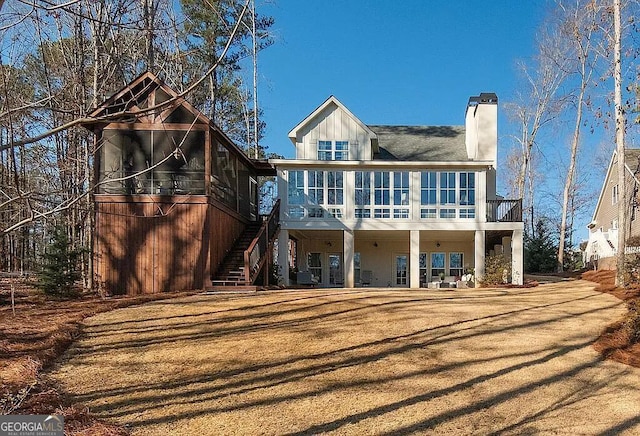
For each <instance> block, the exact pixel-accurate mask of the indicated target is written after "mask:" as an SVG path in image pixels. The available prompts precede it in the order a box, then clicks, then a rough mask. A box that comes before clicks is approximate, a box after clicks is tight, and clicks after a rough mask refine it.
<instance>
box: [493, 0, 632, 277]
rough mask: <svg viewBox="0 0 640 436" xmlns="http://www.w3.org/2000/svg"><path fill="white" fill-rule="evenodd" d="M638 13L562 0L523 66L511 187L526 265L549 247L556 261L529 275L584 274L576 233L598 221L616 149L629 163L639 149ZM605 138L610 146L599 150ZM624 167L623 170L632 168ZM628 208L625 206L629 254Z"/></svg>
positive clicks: (619, 4) (514, 107) (593, 0)
mask: <svg viewBox="0 0 640 436" xmlns="http://www.w3.org/2000/svg"><path fill="white" fill-rule="evenodd" d="M639 7H640V4H639V3H638V2H637V1H635V0H631V1H630V0H626V1H624V0H623V1H619V0H615V1H611V0H609V1H603V0H588V1H582V0H573V1H572V0H564V1H562V0H558V1H556V2H555V4H553V5H552V8H551V9H550V10H549V11H548V12H549V14H548V16H547V18H546V19H545V20H544V21H543V23H542V25H541V26H540V30H539V33H538V39H537V47H536V56H535V57H534V58H532V59H528V60H522V61H521V63H520V64H519V66H520V71H521V73H522V86H521V88H520V90H519V93H518V98H517V99H516V101H514V102H512V103H511V104H509V105H508V112H509V115H510V116H511V118H512V122H513V123H515V124H516V125H519V126H520V128H519V130H518V131H519V134H517V135H514V141H513V142H514V143H515V144H516V145H515V146H514V147H513V148H512V149H511V150H510V153H509V155H508V156H507V167H508V168H507V172H506V174H507V176H506V177H507V179H506V180H504V182H505V183H504V186H508V187H509V186H510V187H512V188H511V189H512V192H511V195H513V196H515V197H522V198H523V202H524V203H523V204H524V209H525V221H526V223H525V229H526V239H527V241H525V244H526V245H527V246H528V247H529V250H528V251H529V252H525V258H526V257H529V258H531V257H536V256H539V254H540V253H533V254H534V255H535V256H532V253H531V252H530V251H531V250H532V249H538V248H539V247H541V246H545V245H547V246H549V245H550V244H551V245H553V246H555V256H554V257H555V260H556V261H555V268H550V267H549V266H550V264H549V262H548V261H549V260H550V259H549V258H550V257H551V256H552V255H551V253H552V250H546V252H547V259H545V261H544V262H542V264H544V265H545V266H541V264H540V263H538V264H536V265H531V263H529V265H528V266H529V268H528V269H529V270H530V271H531V270H532V268H533V271H535V272H551V271H552V270H556V271H558V272H561V271H564V270H567V269H569V270H573V269H576V268H580V267H581V266H582V262H581V258H580V256H578V252H577V249H576V244H577V243H578V242H579V241H577V240H576V239H575V238H574V232H575V231H576V229H577V228H578V226H584V225H586V224H587V222H585V221H584V217H586V216H590V214H591V213H593V209H592V208H593V207H594V205H595V201H594V200H593V198H594V197H595V198H596V199H597V196H598V194H599V191H600V188H601V187H602V185H601V183H602V179H603V178H604V172H605V170H606V164H607V162H608V161H609V160H610V158H611V153H612V152H613V150H614V148H615V149H617V150H618V156H621V155H622V156H623V155H624V154H623V153H622V150H624V149H625V148H626V147H629V144H635V146H636V147H637V146H638V142H637V140H638V139H639V138H640V135H639V134H638V133H639V132H638V130H639V129H638V127H637V125H638V123H639V122H640V118H639V116H638V100H637V98H638V95H639V93H640V88H639V83H640V80H639V72H640V70H639V64H638V56H639V55H640V44H639V42H640V39H639V38H640V35H639V33H638V30H639V29H638V23H637V17H638V11H639ZM616 23H617V26H616V25H615V24H616ZM597 137H601V138H605V139H604V140H603V143H602V144H601V145H600V149H598V147H597V146H595V145H594V144H593V142H594V141H595V140H596V139H594V138H597ZM625 137H626V138H628V139H627V140H625ZM614 144H615V147H614ZM618 162H619V165H621V167H620V168H623V167H624V159H618ZM594 167H595V168H596V169H597V170H594ZM503 174H505V173H504V172H503ZM619 174H624V171H620V172H619ZM621 177H622V176H621ZM623 182H624V180H622V181H621V182H620V183H621V186H622V183H623ZM559 186H563V188H562V190H559V189H558V187H559ZM620 190H621V192H624V190H623V189H622V188H620ZM628 201H630V199H624V198H621V200H620V202H619V206H620V213H619V218H618V222H619V226H620V228H621V231H620V232H621V233H620V241H621V243H622V246H623V247H624V243H625V236H624V233H622V232H623V231H624V229H622V227H624V215H625V213H624V208H625V205H627V204H628ZM580 219H582V221H579V220H580ZM534 247H538V248H534ZM621 251H622V252H624V250H621ZM619 263H621V264H624V262H619ZM525 268H526V267H525Z"/></svg>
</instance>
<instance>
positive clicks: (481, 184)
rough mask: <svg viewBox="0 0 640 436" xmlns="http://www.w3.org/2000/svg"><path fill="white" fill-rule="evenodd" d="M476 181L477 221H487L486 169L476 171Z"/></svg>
mask: <svg viewBox="0 0 640 436" xmlns="http://www.w3.org/2000/svg"><path fill="white" fill-rule="evenodd" d="M476 177H478V180H477V183H476V204H477V205H478V214H477V215H476V221H477V222H481V223H483V222H486V221H487V171H478V172H477V173H476Z"/></svg>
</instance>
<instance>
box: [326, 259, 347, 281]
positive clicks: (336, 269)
mask: <svg viewBox="0 0 640 436" xmlns="http://www.w3.org/2000/svg"><path fill="white" fill-rule="evenodd" d="M329 285H330V286H342V285H344V278H343V275H342V254H340V253H331V254H329Z"/></svg>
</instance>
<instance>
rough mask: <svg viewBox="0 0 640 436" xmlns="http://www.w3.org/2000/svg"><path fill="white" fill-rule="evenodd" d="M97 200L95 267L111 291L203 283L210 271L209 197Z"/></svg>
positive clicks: (144, 291)
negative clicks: (187, 199)
mask: <svg viewBox="0 0 640 436" xmlns="http://www.w3.org/2000/svg"><path fill="white" fill-rule="evenodd" d="M98 197H99V196H98ZM96 200H97V201H96V233H95V234H96V240H95V251H94V253H95V265H96V266H95V271H96V275H97V277H96V278H97V280H98V283H99V284H100V285H101V286H103V287H104V288H105V289H106V290H107V291H108V292H111V293H113V294H128V295H136V294H147V293H158V292H167V291H172V290H187V289H203V288H204V285H205V283H204V280H205V276H208V274H209V272H208V271H209V264H208V260H209V259H208V250H207V249H206V247H207V245H208V243H209V230H208V229H209V223H208V219H207V209H208V205H207V202H206V197H204V196H202V197H201V198H200V201H194V199H193V198H191V199H190V200H189V201H190V202H189V203H186V202H184V200H185V199H184V198H176V197H172V198H171V197H169V198H160V197H156V199H153V201H149V200H150V199H146V201H144V202H139V201H135V199H132V198H131V197H124V196H123V197H120V198H114V196H108V198H102V199H100V198H97V199H96ZM174 200H175V201H174Z"/></svg>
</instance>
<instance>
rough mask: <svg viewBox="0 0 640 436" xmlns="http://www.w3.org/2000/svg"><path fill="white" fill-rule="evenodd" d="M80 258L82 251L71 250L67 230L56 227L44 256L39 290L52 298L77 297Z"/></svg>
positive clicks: (39, 276)
mask: <svg viewBox="0 0 640 436" xmlns="http://www.w3.org/2000/svg"><path fill="white" fill-rule="evenodd" d="M79 257H80V251H78V250H73V249H72V248H71V244H70V242H69V237H68V236H67V231H66V229H65V228H64V227H62V226H56V227H54V228H53V232H52V235H51V240H50V242H49V245H48V246H47V247H46V249H45V254H44V255H43V256H42V269H41V270H40V272H39V274H38V284H37V286H38V288H40V289H41V290H42V291H43V292H44V293H45V294H46V295H49V296H51V297H58V298H73V297H77V296H78V293H79V292H78V288H77V287H76V286H75V284H76V281H78V279H79V278H80V273H79V271H78V259H79Z"/></svg>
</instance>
